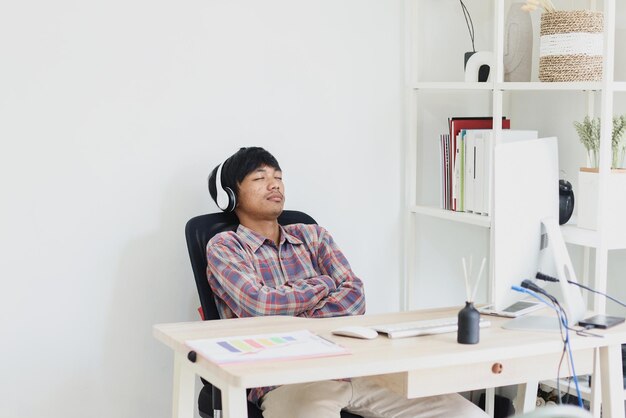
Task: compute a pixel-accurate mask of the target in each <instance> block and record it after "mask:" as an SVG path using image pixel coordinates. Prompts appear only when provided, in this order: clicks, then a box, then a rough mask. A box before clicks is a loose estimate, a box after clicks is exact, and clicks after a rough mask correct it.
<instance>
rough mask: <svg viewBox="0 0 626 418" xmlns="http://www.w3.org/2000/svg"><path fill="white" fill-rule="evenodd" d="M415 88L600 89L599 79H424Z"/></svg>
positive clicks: (621, 86) (625, 85)
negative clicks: (506, 80)
mask: <svg viewBox="0 0 626 418" xmlns="http://www.w3.org/2000/svg"><path fill="white" fill-rule="evenodd" d="M614 86H615V89H616V90H619V91H626V82H616V83H614ZM413 89H415V90H450V91H454V90H494V89H495V90H504V91H587V90H601V89H602V83H600V82H599V81H577V82H563V83H543V82H540V81H532V82H503V83H493V82H485V83H478V82H476V83H473V82H471V83H469V82H464V81H450V82H446V81H426V82H419V83H416V84H414V85H413Z"/></svg>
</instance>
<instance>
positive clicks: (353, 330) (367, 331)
mask: <svg viewBox="0 0 626 418" xmlns="http://www.w3.org/2000/svg"><path fill="white" fill-rule="evenodd" d="M331 333H333V334H334V335H341V336H343V337H353V338H363V339H366V340H373V339H374V338H376V337H378V332H376V331H374V330H373V329H371V328H368V327H360V326H357V325H353V326H347V327H341V328H337V329H334V330H332V331H331Z"/></svg>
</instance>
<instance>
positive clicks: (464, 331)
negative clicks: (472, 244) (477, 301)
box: [456, 257, 486, 344]
mask: <svg viewBox="0 0 626 418" xmlns="http://www.w3.org/2000/svg"><path fill="white" fill-rule="evenodd" d="M461 261H462V262H463V274H464V277H465V292H466V295H467V300H466V301H465V307H464V308H463V309H461V310H460V311H459V318H458V322H457V333H456V341H457V342H458V343H459V344H478V341H479V340H480V313H479V312H478V310H477V309H476V308H475V307H474V298H475V297H476V291H477V290H478V284H479V283H480V279H481V278H482V275H483V271H484V269H485V261H486V259H485V258H483V261H482V263H481V264H480V270H479V271H478V277H477V278H476V283H475V284H474V291H471V289H470V279H469V276H470V275H471V274H472V257H470V262H469V275H468V269H467V265H466V263H465V257H463V258H462V259H461Z"/></svg>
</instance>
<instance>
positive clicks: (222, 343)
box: [185, 330, 350, 364]
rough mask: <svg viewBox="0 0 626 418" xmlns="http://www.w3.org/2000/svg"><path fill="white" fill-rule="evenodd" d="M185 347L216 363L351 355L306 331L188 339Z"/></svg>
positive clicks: (343, 348)
mask: <svg viewBox="0 0 626 418" xmlns="http://www.w3.org/2000/svg"><path fill="white" fill-rule="evenodd" d="M185 344H187V346H188V347H189V348H190V349H192V350H194V351H195V352H196V353H198V354H199V355H201V356H202V357H204V358H206V359H207V360H210V361H212V362H214V363H217V364H227V363H244V362H254V361H267V360H285V359H294V358H313V357H327V356H339V355H344V354H350V352H349V351H348V350H347V349H346V348H345V347H342V346H340V345H337V344H335V343H333V342H332V341H329V340H326V339H324V338H322V337H320V336H318V335H315V334H313V333H312V332H310V331H307V330H301V331H293V332H283V333H272V334H259V335H247V336H236V337H225V338H208V339H202V340H189V341H186V342H185Z"/></svg>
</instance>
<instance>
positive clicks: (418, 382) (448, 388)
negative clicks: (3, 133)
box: [376, 349, 593, 398]
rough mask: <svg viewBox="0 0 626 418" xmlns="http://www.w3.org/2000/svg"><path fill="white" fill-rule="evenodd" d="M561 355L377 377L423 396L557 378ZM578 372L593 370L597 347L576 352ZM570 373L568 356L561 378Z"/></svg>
mask: <svg viewBox="0 0 626 418" xmlns="http://www.w3.org/2000/svg"><path fill="white" fill-rule="evenodd" d="M560 358H561V355H560V354H551V355H542V356H530V357H526V358H523V359H521V358H520V359H505V360H501V359H494V360H493V361H490V362H484V363H476V364H467V365H458V366H448V367H441V368H432V369H424V370H415V371H409V372H404V373H395V374H391V375H384V376H376V379H377V380H378V381H379V382H380V383H381V384H384V385H385V386H388V387H390V388H392V389H393V390H395V391H396V392H399V393H402V394H403V395H405V396H406V397H407V398H419V397H423V396H431V395H436V394H441V393H454V392H464V391H469V390H476V389H483V388H492V387H500V386H506V385H514V384H518V383H525V382H528V381H539V380H547V379H555V378H556V376H557V368H558V365H559V360H560ZM574 365H575V367H576V374H578V375H582V374H591V373H592V372H593V349H588V350H581V351H578V352H576V353H574ZM568 375H569V369H568V366H567V359H566V358H564V359H563V364H562V365H561V373H560V376H561V377H565V376H568Z"/></svg>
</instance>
